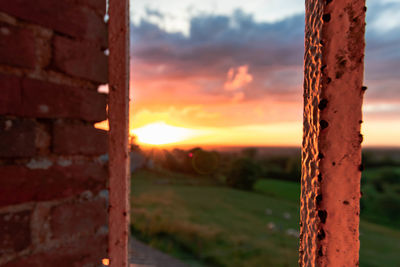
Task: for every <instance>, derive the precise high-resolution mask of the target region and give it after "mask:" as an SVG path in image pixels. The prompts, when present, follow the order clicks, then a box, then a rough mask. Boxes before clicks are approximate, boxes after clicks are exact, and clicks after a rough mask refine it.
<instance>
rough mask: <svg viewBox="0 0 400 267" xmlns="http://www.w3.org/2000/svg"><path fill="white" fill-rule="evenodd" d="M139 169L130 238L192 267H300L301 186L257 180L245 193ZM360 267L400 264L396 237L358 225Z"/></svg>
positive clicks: (392, 232) (395, 233)
mask: <svg viewBox="0 0 400 267" xmlns="http://www.w3.org/2000/svg"><path fill="white" fill-rule="evenodd" d="M192 179H193V178H185V177H184V176H182V175H180V176H179V177H178V176H176V177H175V176H174V175H171V174H169V175H165V174H162V173H153V172H149V171H139V172H137V173H136V174H135V175H134V176H133V179H132V232H133V234H134V235H135V236H136V237H137V238H139V239H141V240H143V241H145V242H147V243H148V244H150V245H151V246H153V247H156V248H158V249H160V250H163V251H165V252H167V253H169V254H171V255H173V256H175V257H177V258H180V259H182V260H184V261H185V262H187V263H188V264H189V265H190V266H250V267H251V266H257V267H258V266H298V264H297V253H298V252H297V250H298V237H297V234H298V232H297V230H298V228H299V226H298V225H299V224H298V220H299V218H298V214H299V205H298V197H297V196H294V195H296V194H297V195H298V194H299V188H298V185H297V184H296V183H291V182H284V181H274V180H260V181H259V182H258V183H257V184H256V186H255V192H244V191H239V190H235V189H230V188H227V187H221V186H211V185H210V184H209V183H207V181H203V182H199V183H196V184H197V185H196V186H194V185H193V184H194V182H193V181H192ZM360 233H361V237H360V238H361V252H360V254H361V256H360V266H364V267H367V266H385V267H391V266H393V267H395V266H396V267H397V266H400V257H399V254H398V251H400V231H396V230H393V229H390V228H386V227H383V226H379V225H376V224H372V223H368V222H365V221H362V222H361V229H360Z"/></svg>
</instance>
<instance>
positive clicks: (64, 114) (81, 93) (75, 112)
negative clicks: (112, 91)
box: [22, 79, 107, 122]
mask: <svg viewBox="0 0 400 267" xmlns="http://www.w3.org/2000/svg"><path fill="white" fill-rule="evenodd" d="M22 102H23V105H22V115H24V116H28V117H37V118H71V119H83V120H86V121H91V122H98V121H103V120H105V119H106V105H107V97H106V96H105V95H104V94H99V93H97V92H95V91H89V90H86V89H81V88H76V87H69V86H64V85H60V84H55V83H50V82H43V81H39V80H33V79H24V80H23V82H22Z"/></svg>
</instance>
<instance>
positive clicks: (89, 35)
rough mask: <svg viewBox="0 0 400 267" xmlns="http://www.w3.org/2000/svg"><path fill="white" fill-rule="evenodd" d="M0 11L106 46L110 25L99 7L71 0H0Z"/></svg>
mask: <svg viewBox="0 0 400 267" xmlns="http://www.w3.org/2000/svg"><path fill="white" fill-rule="evenodd" d="M0 11H3V12H5V13H8V14H10V15H12V16H15V17H17V18H20V19H23V20H26V21H29V22H33V23H36V24H39V25H41V26H44V27H47V28H49V29H54V30H55V31H57V32H61V33H64V34H67V35H70V36H72V37H76V38H79V39H88V40H91V41H94V42H97V43H99V44H101V45H102V46H103V47H106V46H107V27H106V24H105V23H104V20H103V18H102V17H101V16H99V15H98V14H97V13H96V11H94V10H92V9H90V8H88V7H85V6H81V5H79V4H73V3H72V2H71V1H68V0H58V1H53V0H36V1H31V0H13V1H8V0H0Z"/></svg>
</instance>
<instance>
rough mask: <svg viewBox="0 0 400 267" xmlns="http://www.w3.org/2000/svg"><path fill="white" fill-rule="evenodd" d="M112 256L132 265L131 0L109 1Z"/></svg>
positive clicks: (116, 263)
mask: <svg viewBox="0 0 400 267" xmlns="http://www.w3.org/2000/svg"><path fill="white" fill-rule="evenodd" d="M109 18H110V19H109V26H108V32H109V37H108V42H109V50H110V55H109V68H108V69H109V102H108V119H109V124H110V132H109V158H110V162H109V174H110V184H109V188H110V198H109V201H110V207H109V241H108V249H109V258H110V265H111V266H112V267H125V266H128V237H129V189H130V179H129V173H130V172H129V158H128V135H129V123H128V121H129V1H128V0H109Z"/></svg>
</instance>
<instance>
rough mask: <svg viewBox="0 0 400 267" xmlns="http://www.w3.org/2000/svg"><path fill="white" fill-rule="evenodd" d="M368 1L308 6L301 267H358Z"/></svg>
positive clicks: (318, 0)
mask: <svg viewBox="0 0 400 267" xmlns="http://www.w3.org/2000/svg"><path fill="white" fill-rule="evenodd" d="M365 12H366V8H365V0H334V1H332V0H324V1H322V0H306V30H305V65H304V134H303V149H302V178H301V187H302V189H301V214H300V218H301V222H300V227H301V234H300V259H299V264H300V266H358V255H359V246H360V245H359V230H358V228H359V212H360V208H359V200H360V178H361V170H362V165H361V142H362V135H361V133H360V124H361V123H362V114H361V106H362V100H363V92H364V90H365V87H363V84H362V83H363V70H364V46H365V42H364V33H365Z"/></svg>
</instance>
